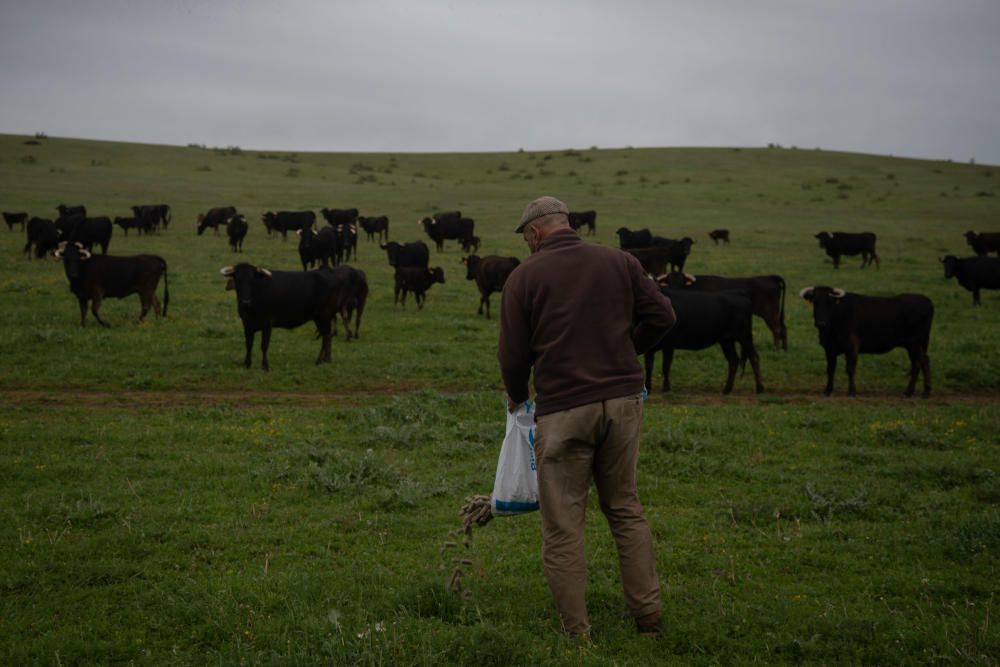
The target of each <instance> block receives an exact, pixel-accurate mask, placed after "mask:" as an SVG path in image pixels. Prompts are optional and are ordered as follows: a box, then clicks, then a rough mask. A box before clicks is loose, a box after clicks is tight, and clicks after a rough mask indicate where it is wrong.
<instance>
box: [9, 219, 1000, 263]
mask: <svg viewBox="0 0 1000 667" xmlns="http://www.w3.org/2000/svg"><path fill="white" fill-rule="evenodd" d="M4 215H6V214H4ZM965 242H966V243H968V244H969V247H970V248H972V250H973V252H975V253H976V254H977V255H988V254H990V253H991V252H995V253H996V254H997V257H1000V234H997V233H993V232H983V233H981V234H977V233H975V232H973V231H968V232H965Z"/></svg>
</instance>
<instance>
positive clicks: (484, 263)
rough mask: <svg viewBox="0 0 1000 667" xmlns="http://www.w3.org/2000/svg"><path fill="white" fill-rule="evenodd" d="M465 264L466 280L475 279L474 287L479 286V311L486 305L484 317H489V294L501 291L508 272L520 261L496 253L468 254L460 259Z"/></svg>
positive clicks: (480, 313)
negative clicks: (484, 255)
mask: <svg viewBox="0 0 1000 667" xmlns="http://www.w3.org/2000/svg"><path fill="white" fill-rule="evenodd" d="M462 263H464V264H465V267H466V271H465V278H466V280H475V281H476V287H478V288H479V311H478V314H479V315H482V314H483V306H484V305H485V306H486V319H490V295H491V294H493V292H501V291H503V286H504V285H505V284H506V282H507V277H508V276H509V275H510V272H511V271H513V270H514V269H516V268H517V265H518V264H520V263H521V260H519V259H518V258H517V257H498V256H497V255H487V256H486V257H479V256H478V255H469V256H468V257H466V258H464V259H463V260H462Z"/></svg>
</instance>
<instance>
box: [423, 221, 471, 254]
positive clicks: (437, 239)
mask: <svg viewBox="0 0 1000 667" xmlns="http://www.w3.org/2000/svg"><path fill="white" fill-rule="evenodd" d="M417 224H418V225H423V227H424V231H425V232H427V236H428V237H430V239H431V240H432V241H434V244H435V245H436V246H437V249H438V252H440V251H442V250H444V242H445V240H448V239H454V240H458V241H459V242H461V241H463V240H466V241H468V240H471V239H472V237H473V236H474V235H475V228H476V222H475V220H473V219H472V218H463V217H462V213H461V211H448V212H446V213H435V214H434V215H433V216H431V217H429V218H421V219H420V220H418V221H417Z"/></svg>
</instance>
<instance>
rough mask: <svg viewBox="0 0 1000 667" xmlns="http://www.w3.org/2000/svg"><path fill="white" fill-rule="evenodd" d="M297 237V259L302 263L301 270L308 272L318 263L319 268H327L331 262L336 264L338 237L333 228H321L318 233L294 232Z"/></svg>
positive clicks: (306, 230) (311, 230) (304, 230)
mask: <svg viewBox="0 0 1000 667" xmlns="http://www.w3.org/2000/svg"><path fill="white" fill-rule="evenodd" d="M295 233H296V234H297V235H298V237H299V259H300V260H301V261H302V270H303V271H308V270H309V269H310V268H312V267H313V266H315V265H316V263H317V262H318V263H319V264H320V266H329V265H330V263H331V262H333V263H335V264H337V263H339V262H338V261H337V257H338V254H339V253H338V247H339V243H340V241H339V236H338V234H337V230H336V229H334V228H333V227H329V226H327V227H323V229H320V230H319V231H316V230H315V229H312V228H310V229H300V230H298V231H297V232H295Z"/></svg>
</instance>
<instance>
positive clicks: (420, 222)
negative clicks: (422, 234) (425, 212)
mask: <svg viewBox="0 0 1000 667" xmlns="http://www.w3.org/2000/svg"><path fill="white" fill-rule="evenodd" d="M436 223H437V220H435V219H434V218H420V219H419V220H417V224H418V225H423V226H424V227H427V226H429V225H434V224H436Z"/></svg>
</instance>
